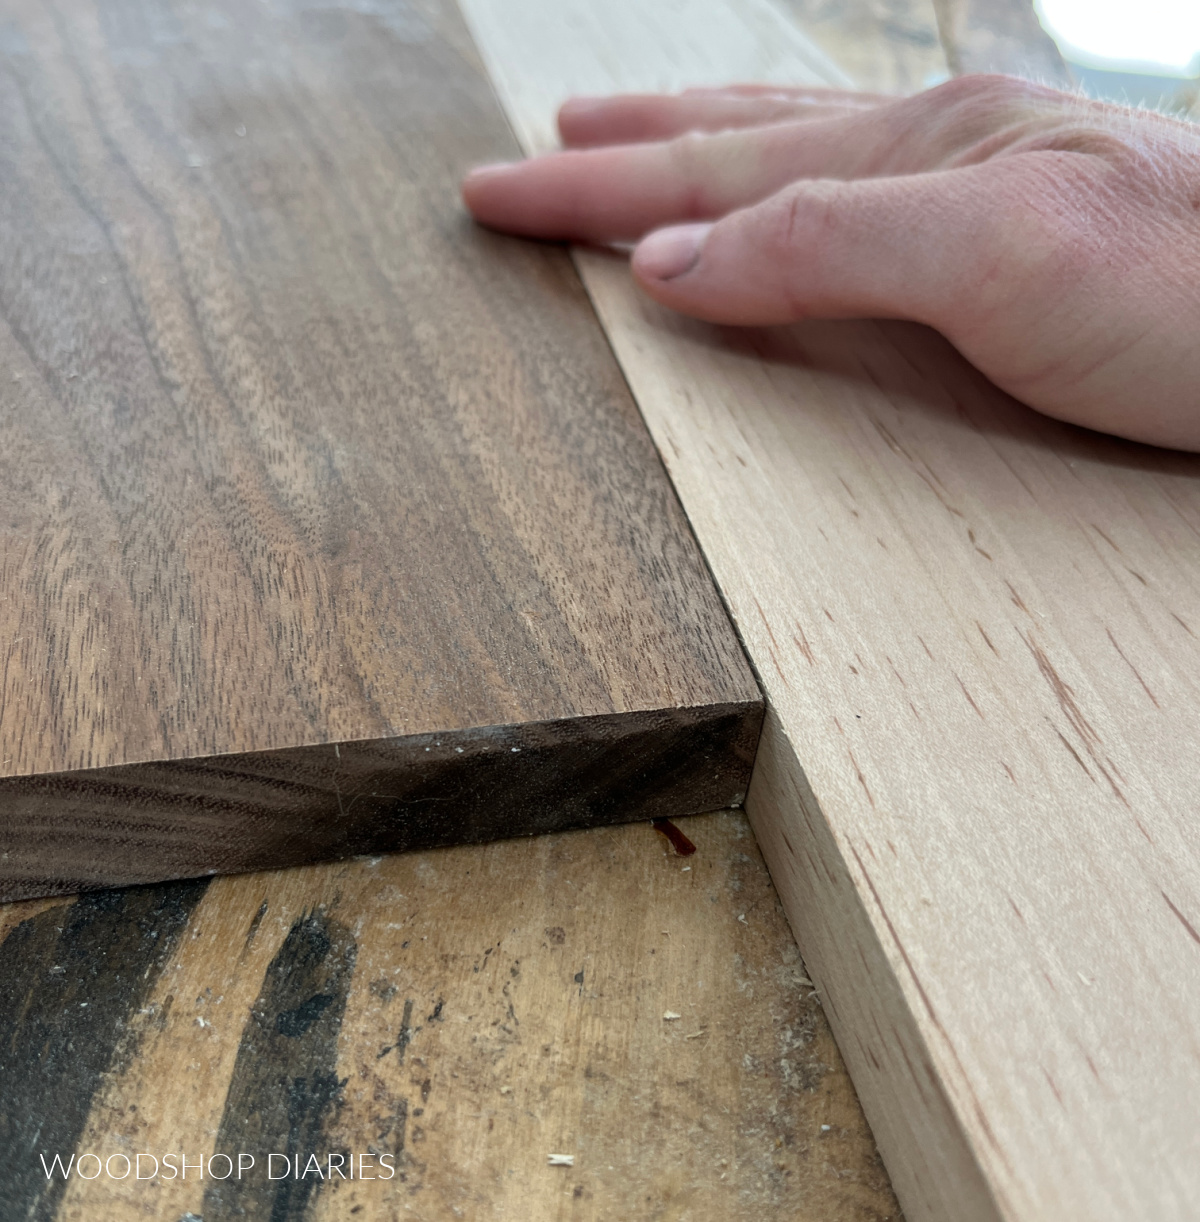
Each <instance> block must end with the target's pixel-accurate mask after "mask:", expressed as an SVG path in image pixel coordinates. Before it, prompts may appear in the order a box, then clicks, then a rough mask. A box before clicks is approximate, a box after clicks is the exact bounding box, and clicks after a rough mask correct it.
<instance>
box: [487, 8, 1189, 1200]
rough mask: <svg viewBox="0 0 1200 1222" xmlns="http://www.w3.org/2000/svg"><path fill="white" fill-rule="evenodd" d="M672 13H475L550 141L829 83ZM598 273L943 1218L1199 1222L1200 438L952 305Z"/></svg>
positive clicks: (754, 800)
mask: <svg viewBox="0 0 1200 1222" xmlns="http://www.w3.org/2000/svg"><path fill="white" fill-rule="evenodd" d="M644 7H645V6H642V5H639V4H637V3H635V2H634V0H627V2H622V3H617V2H615V0H614V2H612V3H609V4H606V5H604V6H603V7H596V6H591V5H588V4H587V3H586V0H464V11H465V12H466V14H467V16H468V19H469V21H470V22H471V24H472V28H473V30H474V32H475V34H476V38H477V40H478V42H479V44H480V47H481V51H482V53H483V55H484V58H485V60H486V62H487V64H488V67H489V71H490V72H491V73H492V76H493V79H494V80H495V81H496V84H497V88H498V91H499V93H500V95H501V98H502V100H503V101H504V103H505V105H506V107H507V108H508V113H509V115H510V117H511V119H512V121H513V124H514V127H515V128H516V130H517V132H518V134H519V136H520V137H521V139H522V141H523V143H524V145H525V147H526V149H527V150H528V151H531V152H532V151H538V150H541V149H544V148H546V147H547V145H546V143H545V133H546V132H547V131H548V130H549V124H548V111H547V110H546V109H545V108H544V107H543V100H544V103H545V105H546V106H548V105H550V104H553V103H556V102H557V101H559V100H560V99H561V98H562V97H563V96H564V95H566V94H567V93H569V92H572V91H573V90H574V89H575V88H576V87H577V86H576V75H575V74H578V76H579V77H581V78H582V80H583V83H584V87H585V88H586V89H587V90H589V91H593V92H602V91H604V90H609V91H613V90H639V89H648V88H656V87H662V86H663V85H668V86H671V87H677V86H679V85H687V84H712V83H715V82H719V81H721V80H729V79H738V78H745V77H746V76H748V75H750V74H751V72H753V71H754V68H755V65H756V64H757V65H759V66H761V67H762V68H763V72H762V73H761V74H760V73H755V75H764V76H767V77H768V78H769V79H773V80H774V79H780V78H781V77H786V76H788V75H790V78H791V79H792V80H793V81H794V82H798V83H804V82H810V81H812V82H816V81H819V79H820V75H819V73H817V72H816V71H815V69H814V59H813V56H812V55H811V53H809V51H808V48H810V47H811V46H812V43H811V40H808V39H806V38H805V37H804V35H803V33H802V32H796V33H795V34H794V35H789V34H788V33H787V32H786V31H784V32H782V33H781V32H780V31H779V25H780V23H781V21H783V19H784V17H785V15H786V12H787V10H786V9H785V8H784V7H782V6H776V5H773V4H771V3H769V2H767V0H763V2H762V3H756V4H746V5H742V4H734V3H732V0H729V2H726V0H694V2H692V3H690V4H689V5H686V6H683V7H686V9H687V22H686V26H685V27H684V28H686V31H687V37H686V38H685V37H678V38H672V37H668V36H667V35H666V34H665V33H664V23H663V22H661V21H658V22H656V21H652V20H650V19H648V18H646V17H644V16H643V12H644ZM985 8H986V6H974V7H973V9H972V12H974V13H975V14H976V15H978V13H980V12H982V11H983V10H984V9H985ZM601 13H602V14H603V22H604V24H605V40H604V41H603V43H602V44H600V43H599V42H598V41H596V40H592V41H590V42H584V41H580V40H578V39H576V38H575V37H574V33H575V31H576V29H577V28H578V25H579V23H580V22H582V21H584V20H585V19H586V20H587V21H591V22H596V21H599V20H601V18H600V16H598V15H599V14H601ZM709 13H711V14H712V20H711V21H709V20H708V18H707V14H709ZM585 14H586V17H585ZM972 20H974V19H973V18H972ZM739 21H740V22H741V24H740V27H739V28H738V29H737V30H732V29H731V25H734V26H736V25H737V23H738V22H739ZM756 40H757V45H756ZM600 45H602V47H603V55H601V54H600V53H599V51H597V53H596V54H595V56H594V57H593V58H592V59H591V60H590V61H589V62H587V63H585V64H584V65H583V67H582V68H580V66H579V65H580V61H581V60H586V59H587V52H588V48H589V47H593V46H600ZM792 45H797V46H803V47H804V48H805V52H804V54H798V55H797V56H796V57H795V59H794V61H793V63H792V65H791V68H792V70H791V72H790V74H789V72H788V62H787V52H788V48H789V47H790V46H792ZM831 45H832V44H831ZM976 45H979V44H976ZM970 50H971V48H970V47H964V48H960V49H959V51H960V60H962V61H963V62H965V61H966V60H967V59H968V58H969V54H968V53H969V52H970ZM861 58H862V62H870V59H869V57H867V56H863V57H861ZM564 65H569V67H570V74H568V73H567V72H566V70H565V68H564ZM824 79H825V80H827V81H830V82H835V83H836V81H837V80H838V79H840V72H838V73H834V72H830V73H829V74H827V75H826V76H825V78H824ZM860 83H861V84H863V85H865V86H870V85H872V84H873V83H874V82H872V81H871V80H863V81H861V82H860ZM576 260H577V265H578V266H579V267H580V269H581V273H582V276H583V279H584V283H585V285H586V286H587V289H588V291H589V293H590V294H591V296H592V299H593V301H594V303H595V304H596V307H597V310H598V312H599V314H600V318H601V321H602V323H603V324H604V326H605V329H606V331H607V332H608V335H609V338H610V339H611V341H612V343H613V346H614V350H615V351H616V353H617V356H618V359H619V360H620V361H621V363H622V367H623V369H624V371H625V373H626V376H627V377H628V379H629V383H630V386H631V387H632V389H633V392H634V394H635V396H636V397H637V400H638V403H639V406H640V407H641V409H642V411H643V413H644V414H645V416H646V418H647V420H648V422H649V425H650V428H651V432H652V433H653V435H654V437H655V439H656V441H657V442H658V444H659V448H660V451H661V453H662V454H663V456H664V460H665V461H666V463H667V466H668V469H669V470H670V472H671V475H672V478H673V479H674V481H675V485H676V488H677V490H678V491H679V494H680V497H681V500H682V501H683V504H684V506H685V508H686V509H687V511H688V513H689V516H690V518H691V521H692V524H693V526H694V528H695V529H696V532H697V536H698V537H699V539H700V541H701V545H702V546H703V547H704V549H705V554H706V557H707V559H708V561H709V564H710V566H711V567H712V570H713V572H714V575H715V576H716V579H717V582H718V585H719V586H720V587H721V590H722V593H723V594H724V596H725V598H726V600H727V602H728V604H729V606H730V607H731V610H732V612H733V615H734V619H735V622H736V623H737V625H738V628H739V631H740V633H741V635H742V638H743V640H744V642H745V644H746V646H747V649H748V651H749V653H750V655H751V658H752V660H753V661H754V662H755V665H756V668H757V671H758V674H759V676H760V679H761V682H762V684H763V687H764V691H765V692H766V694H767V698H768V705H769V713H768V718H767V725H766V728H765V730H764V737H763V743H762V746H761V748H760V751H759V755H758V760H757V763H756V768H755V777H754V781H753V783H752V786H751V791H750V795H749V798H748V800H747V810H748V812H749V815H750V818H751V822H752V825H753V826H754V828H755V831H756V834H757V836H758V838H759V843H760V844H761V846H762V850H763V853H764V856H765V857H766V860H767V862H768V864H769V866H770V868H771V873H772V876H773V878H774V879H775V882H776V885H777V886H778V888H779V890H780V893H781V897H782V900H783V903H784V907H785V910H786V911H787V913H788V915H789V919H790V920H791V922H792V927H793V929H794V931H795V933H796V936H797V940H798V942H799V946H800V949H801V952H802V953H803V954H804V956H805V960H806V962H807V964H808V966H809V968H810V969H811V973H812V977H813V979H814V980H816V981H817V983H818V985H819V986H820V987H821V988H822V990H823V996H824V999H825V1004H826V1010H827V1013H828V1014H829V1016H830V1020H831V1023H832V1026H833V1030H834V1032H835V1034H836V1036H837V1038H838V1041H839V1045H840V1047H841V1049H842V1052H843V1055H844V1056H845V1058H846V1061H847V1064H848V1066H849V1068H850V1071H851V1074H852V1075H853V1077H854V1080H855V1084H856V1086H857V1087H858V1090H859V1094H860V1097H861V1098H862V1101H863V1105H864V1109H865V1111H866V1114H867V1116H868V1118H869V1120H870V1121H871V1125H872V1128H873V1130H874V1133H875V1136H876V1139H877V1140H878V1142H879V1146H880V1149H881V1151H882V1153H883V1156H884V1159H885V1162H886V1164H887V1166H888V1168H889V1171H890V1172H891V1175H892V1179H893V1183H894V1184H895V1186H896V1190H897V1194H898V1196H899V1198H900V1201H901V1203H902V1204H903V1206H904V1209H905V1215H906V1217H907V1218H908V1219H909V1220H910V1222H925V1220H933V1219H938V1220H943V1222H993V1220H995V1219H1001V1218H1003V1219H1008V1220H1020V1222H1033V1220H1035V1219H1036V1220H1038V1222H1118V1220H1122V1222H1123V1220H1125V1219H1129V1218H1147V1219H1149V1218H1153V1219H1155V1222H1173V1220H1176V1219H1178V1220H1182V1219H1193V1218H1194V1217H1195V1210H1196V1202H1197V1201H1198V1200H1200V1109H1198V1107H1197V1102H1196V1101H1197V1099H1198V1098H1200V1042H1198V1040H1197V1034H1196V1033H1197V1027H1196V1014H1197V1013H1200V932H1198V931H1200V818H1197V816H1198V814H1200V752H1198V751H1197V749H1196V744H1197V743H1198V742H1200V458H1197V457H1195V456H1188V455H1182V454H1173V453H1168V452H1165V451H1159V450H1154V449H1150V448H1147V447H1142V446H1138V445H1135V444H1132V443H1125V442H1121V441H1116V440H1112V439H1109V438H1105V437H1101V436H1099V435H1096V434H1092V433H1088V432H1086V431H1084V430H1080V429H1075V428H1071V427H1069V426H1066V425H1061V424H1058V423H1056V422H1053V421H1050V420H1047V419H1045V418H1042V417H1039V416H1037V415H1035V414H1034V413H1032V412H1030V411H1028V410H1027V409H1025V408H1024V407H1022V406H1021V405H1020V404H1018V403H1016V402H1015V401H1013V400H1012V399H1010V398H1008V397H1007V396H1005V395H1004V394H1002V393H1001V392H999V391H998V390H997V389H996V388H995V387H993V386H991V385H990V384H989V383H988V382H987V381H986V380H985V379H984V378H983V377H982V376H981V375H979V374H978V373H977V372H976V371H974V370H973V369H971V368H970V367H969V366H968V365H967V364H966V363H965V362H964V361H963V360H962V359H961V358H960V357H959V356H958V355H957V354H956V353H955V352H954V351H953V350H952V349H951V348H950V346H949V345H948V344H947V343H945V342H944V341H943V340H942V339H941V338H940V337H939V336H937V335H936V334H934V333H933V332H931V331H928V330H925V329H922V328H920V327H917V326H914V325H906V324H902V323H876V322H870V321H864V322H851V323H838V324H832V323H819V322H813V323H808V324H804V325H801V326H796V327H787V328H777V329H772V330H757V331H756V330H742V331H735V330H721V329H718V328H713V327H708V326H704V325H700V324H696V323H693V322H690V321H687V320H684V319H682V318H679V317H677V316H672V315H669V314H667V313H666V312H664V311H662V310H659V309H657V308H656V307H654V306H653V305H652V304H650V303H648V302H646V301H645V300H643V299H641V298H639V297H638V296H637V295H636V293H635V292H634V290H633V288H632V286H631V284H630V280H629V277H628V271H627V268H626V267H625V265H624V261H623V260H622V259H621V258H618V257H617V256H615V255H606V254H602V253H597V252H592V251H579V252H577V254H576Z"/></svg>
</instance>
